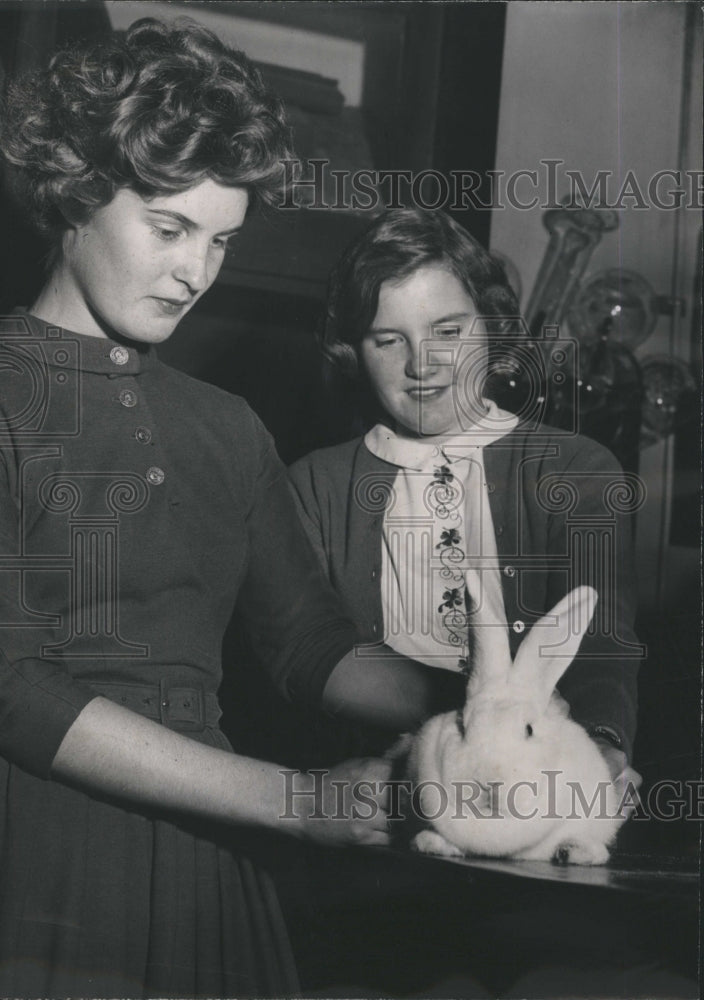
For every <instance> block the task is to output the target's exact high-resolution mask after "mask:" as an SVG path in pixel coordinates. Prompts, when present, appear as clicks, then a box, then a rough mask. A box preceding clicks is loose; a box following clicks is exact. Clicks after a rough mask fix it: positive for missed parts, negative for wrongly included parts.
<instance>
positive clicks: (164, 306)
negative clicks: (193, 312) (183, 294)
mask: <svg viewBox="0 0 704 1000" xmlns="http://www.w3.org/2000/svg"><path fill="white" fill-rule="evenodd" d="M152 297H153V299H154V301H155V302H156V304H157V305H158V306H159V309H160V310H161V311H162V312H163V313H164V314H165V315H166V316H177V315H178V314H179V313H180V312H181V311H182V310H183V309H185V308H186V306H187V305H188V304H189V302H190V299H161V298H159V297H158V296H157V295H154V296H152Z"/></svg>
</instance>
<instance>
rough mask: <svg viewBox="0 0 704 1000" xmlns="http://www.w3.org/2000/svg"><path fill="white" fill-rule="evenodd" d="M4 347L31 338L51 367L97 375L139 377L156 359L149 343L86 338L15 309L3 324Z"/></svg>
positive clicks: (83, 335)
mask: <svg viewBox="0 0 704 1000" xmlns="http://www.w3.org/2000/svg"><path fill="white" fill-rule="evenodd" d="M0 332H1V333H2V339H3V341H4V343H5V344H6V345H9V344H11V343H15V344H17V345H18V346H21V344H22V341H23V340H24V341H25V342H26V340H27V338H31V340H32V341H33V342H35V343H36V342H37V341H38V342H40V343H41V344H42V347H43V351H42V353H43V360H44V361H45V363H46V364H47V365H49V367H51V368H63V369H67V368H68V369H74V370H77V371H84V372H93V373H95V374H98V375H138V374H139V373H140V372H143V371H146V370H147V369H148V368H150V367H151V366H152V365H153V364H154V363H155V361H156V360H157V356H156V350H155V348H154V347H153V345H151V344H141V343H137V342H136V341H129V340H128V341H124V342H121V341H117V340H110V339H107V338H105V339H103V338H102V337H87V336H86V335H85V334H83V333H74V332H73V331H72V330H65V329H63V328H62V327H58V326H55V325H52V324H51V323H46V322H45V321H44V320H42V319H39V318H38V317H36V316H32V314H31V313H28V312H27V311H26V310H25V309H16V310H14V312H13V314H12V316H11V317H9V318H8V319H6V320H5V321H4V323H3V324H2V328H1V331H0Z"/></svg>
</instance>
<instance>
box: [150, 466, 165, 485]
mask: <svg viewBox="0 0 704 1000" xmlns="http://www.w3.org/2000/svg"><path fill="white" fill-rule="evenodd" d="M164 479H166V475H165V473H164V470H163V469H160V468H159V466H158V465H152V467H151V468H150V469H147V482H148V483H151V485H152V486H161V484H162V483H163V482H164Z"/></svg>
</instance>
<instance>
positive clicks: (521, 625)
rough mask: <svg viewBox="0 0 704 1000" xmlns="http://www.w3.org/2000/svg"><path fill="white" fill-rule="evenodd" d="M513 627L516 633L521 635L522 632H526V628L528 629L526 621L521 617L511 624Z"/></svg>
mask: <svg viewBox="0 0 704 1000" xmlns="http://www.w3.org/2000/svg"><path fill="white" fill-rule="evenodd" d="M511 628H512V629H513V631H514V632H515V633H516V634H517V635H520V634H521V632H525V630H526V623H525V622H522V621H521V620H520V618H519V619H518V620H517V621H515V622H514V623H513V625H512V626H511Z"/></svg>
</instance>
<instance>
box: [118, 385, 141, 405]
mask: <svg viewBox="0 0 704 1000" xmlns="http://www.w3.org/2000/svg"><path fill="white" fill-rule="evenodd" d="M118 399H119V400H120V402H121V403H122V405H123V406H136V405H137V393H136V392H132V390H131V389H123V390H122V391H121V392H120V395H119V396H118Z"/></svg>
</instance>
